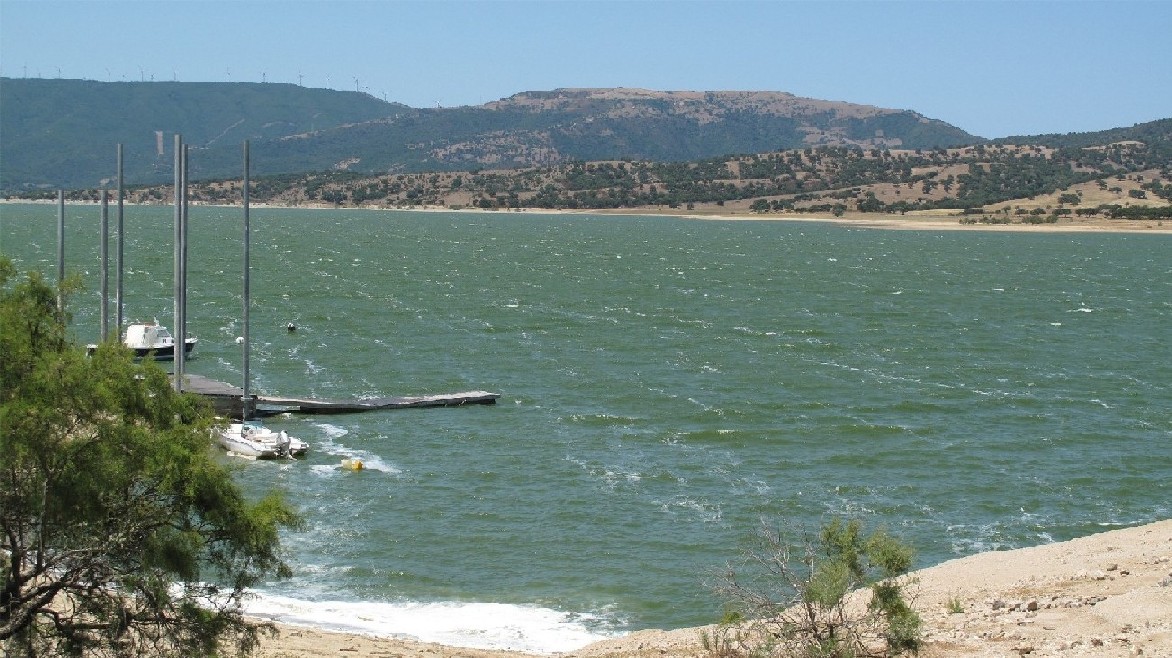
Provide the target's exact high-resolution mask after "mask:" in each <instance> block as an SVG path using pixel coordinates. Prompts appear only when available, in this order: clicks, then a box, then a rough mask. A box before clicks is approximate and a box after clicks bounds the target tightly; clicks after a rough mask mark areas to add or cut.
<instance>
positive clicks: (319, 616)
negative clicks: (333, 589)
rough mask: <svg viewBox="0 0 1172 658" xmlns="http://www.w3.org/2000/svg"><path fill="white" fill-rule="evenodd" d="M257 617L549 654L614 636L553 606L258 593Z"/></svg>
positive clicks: (253, 603) (251, 609)
mask: <svg viewBox="0 0 1172 658" xmlns="http://www.w3.org/2000/svg"><path fill="white" fill-rule="evenodd" d="M254 595H255V598H253V599H252V600H250V601H249V602H248V604H247V605H246V607H245V610H246V613H247V614H248V615H250V616H253V617H258V618H263V619H270V620H272V621H276V622H279V623H282V624H287V625H290V626H302V627H312V628H319V629H323V630H327V631H336V632H345V633H353V634H358V635H369V636H374V637H392V638H399V639H410V640H417V641H421V642H434V643H439V644H445V645H448V646H454V647H469V648H475V649H500V650H508V651H521V652H526V653H539V654H549V653H558V652H566V651H573V650H575V649H580V648H582V647H584V646H586V645H588V644H591V643H593V642H596V641H599V640H604V639H608V638H610V637H613V636H612V635H607V634H603V633H600V632H598V631H596V630H593V629H591V628H589V626H588V623H589V622H590V621H591V620H593V619H596V618H595V617H593V616H591V615H574V614H570V613H565V612H559V611H557V610H552V609H550V608H541V607H536V606H532V607H531V606H518V605H509V604H503V603H460V602H439V603H419V602H401V603H386V602H370V601H306V600H300V599H294V598H289V597H283V596H272V595H266V594H255V593H254Z"/></svg>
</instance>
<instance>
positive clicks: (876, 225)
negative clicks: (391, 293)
mask: <svg viewBox="0 0 1172 658" xmlns="http://www.w3.org/2000/svg"><path fill="white" fill-rule="evenodd" d="M56 203H57V201H56V200H47V199H36V200H30V199H18V198H8V199H0V205H7V204H29V205H56ZM66 205H70V206H93V207H95V208H96V207H98V205H99V204H98V202H96V201H81V202H79V201H68V200H67V201H66ZM127 205H144V206H150V205H167V204H131V203H128V204H127ZM191 205H193V206H208V207H219V208H233V207H235V208H239V207H241V204H239V203H236V204H213V203H203V202H198V203H192V204H191ZM249 206H250V207H251V208H265V209H272V208H277V209H290V210H374V211H386V212H420V213H472V214H496V215H513V214H531V215H607V216H616V217H618V216H632V217H639V216H652V217H676V218H679V219H684V220H711V221H748V222H818V223H827V224H839V225H843V226H853V227H858V228H871V229H890V230H921V231H999V232H1026V233H1064V232H1078V233H1082V232H1099V233H1159V234H1163V233H1172V221H1169V222H1167V223H1165V222H1164V221H1162V220H1136V219H1112V218H1108V217H1101V216H1098V217H1064V218H1062V219H1059V220H1058V221H1057V222H1054V223H1047V224H1032V223H1026V222H1019V223H983V222H975V223H973V222H968V221H965V216H964V215H963V214H962V213H961V212H960V211H942V210H938V211H923V212H917V213H914V214H913V213H909V214H907V215H900V216H893V215H883V214H877V213H861V212H846V213H844V214H842V215H841V216H834V215H832V214H830V213H787V214H762V213H755V212H752V211H743V212H738V211H737V210H735V209H730V208H718V209H713V210H709V209H690V210H682V209H670V208H624V209H589V210H586V209H582V210H566V209H548V208H501V209H482V208H471V207H462V208H455V207H447V206H407V207H402V208H399V207H394V208H389V207H381V206H358V207H355V206H335V205H333V204H327V203H321V204H296V205H293V204H281V203H265V202H256V203H251V204H249Z"/></svg>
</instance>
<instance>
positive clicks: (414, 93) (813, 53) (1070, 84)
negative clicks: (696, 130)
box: [0, 0, 1172, 137]
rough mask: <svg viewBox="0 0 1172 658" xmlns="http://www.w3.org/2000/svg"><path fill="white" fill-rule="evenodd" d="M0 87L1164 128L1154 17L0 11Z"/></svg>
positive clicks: (704, 9) (601, 8)
mask: <svg viewBox="0 0 1172 658" xmlns="http://www.w3.org/2000/svg"><path fill="white" fill-rule="evenodd" d="M0 74H2V75H4V76H7V77H25V76H27V77H42V78H56V77H62V78H86V79H91V80H102V81H105V80H109V81H115V82H116V81H121V80H127V81H130V80H140V79H145V80H151V79H154V80H172V79H176V80H180V81H184V82H191V81H255V82H260V81H262V80H263V81H267V82H288V83H294V84H298V83H300V84H303V85H305V86H307V87H330V88H333V89H343V90H354V89H356V88H357V89H360V90H361V91H365V92H367V93H370V94H371V95H373V96H376V97H378V98H384V97H385V98H386V99H387V100H391V101H399V102H402V103H406V104H407V105H410V106H413V107H430V106H435V105H436V104H442V105H444V106H454V105H477V104H480V103H485V102H488V101H492V100H496V99H499V98H503V97H506V96H510V95H512V94H514V93H517V92H521V91H532V90H548V89H554V88H557V87H642V88H647V89H658V90H726V89H735V90H769V91H788V92H791V93H794V94H798V95H800V96H810V97H814V98H820V99H827V100H842V101H850V102H854V103H864V104H869V105H878V106H881V107H891V108H906V109H912V110H915V111H918V112H921V113H922V114H925V115H927V116H929V117H932V118H936V119H941V120H943V121H947V122H948V123H951V124H954V125H956V126H958V127H960V128H963V129H965V130H967V131H969V132H971V133H974V134H976V135H980V136H983V137H1002V136H1008V135H1021V134H1036V133H1044V132H1072V131H1088V130H1100V129H1105V128H1113V127H1118V126H1129V125H1131V124H1134V123H1139V122H1143V121H1150V120H1153V119H1160V118H1168V117H1172V1H1169V0H1150V1H1141V0H1130V1H1129V0H1116V1H1114V2H1089V1H1077V0H1051V1H1049V2H1014V1H975V0H974V1H965V2H961V1H947V0H938V1H934V2H930V1H926V0H925V1H920V2H895V1H886V0H871V1H867V2H858V1H856V2H845V1H843V2H830V1H822V2H800V1H796V0H795V1H783V0H774V1H764V2H741V1H733V0H724V1H716V0H709V1H692V2H681V1H674V2H650V1H644V2H635V1H626V2H620V1H612V2H603V1H595V2H573V1H568V0H547V1H544V2H508V1H503V0H500V1H488V0H483V1H479V2H445V1H442V0H433V1H431V2H395V1H389V0H387V1H378V0H367V1H353V0H338V1H329V2H327V1H324V0H319V1H315V2H309V1H298V0H283V1H281V2H277V1H250V0H221V1H215V2H210V1H201V0H155V1H147V0H124V1H99V0H78V1H73V2H61V1H58V0H0ZM2 103H3V99H0V111H3V105H2Z"/></svg>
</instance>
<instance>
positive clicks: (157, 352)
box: [130, 338, 196, 361]
mask: <svg viewBox="0 0 1172 658" xmlns="http://www.w3.org/2000/svg"><path fill="white" fill-rule="evenodd" d="M195 343H196V339H195V338H188V339H187V340H186V341H185V345H184V346H183V358H185V359H186V358H189V357H190V356H191V351H192V350H193V349H195ZM130 349H132V350H134V358H136V359H145V358H147V357H151V358H153V359H154V360H155V361H174V360H175V345H174V344H171V345H162V346H159V347H132V348H130Z"/></svg>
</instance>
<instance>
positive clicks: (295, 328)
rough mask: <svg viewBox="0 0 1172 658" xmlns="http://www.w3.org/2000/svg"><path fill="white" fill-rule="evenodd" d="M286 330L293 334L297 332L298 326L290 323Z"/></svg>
mask: <svg viewBox="0 0 1172 658" xmlns="http://www.w3.org/2000/svg"><path fill="white" fill-rule="evenodd" d="M285 330H286V331H288V332H289V333H293V332H294V331H297V325H295V324H293V323H292V322H290V323H289V324H287V325H285Z"/></svg>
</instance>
